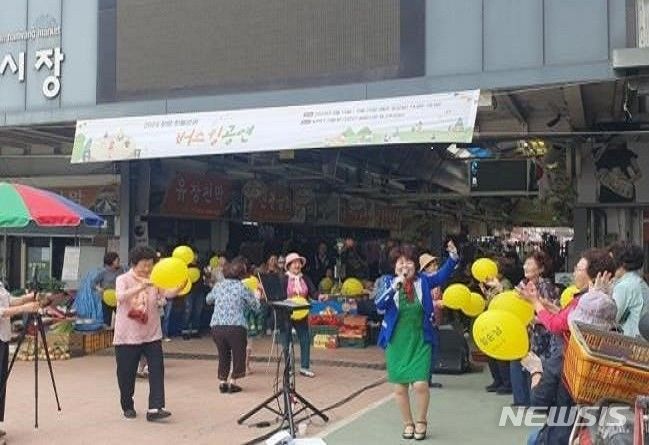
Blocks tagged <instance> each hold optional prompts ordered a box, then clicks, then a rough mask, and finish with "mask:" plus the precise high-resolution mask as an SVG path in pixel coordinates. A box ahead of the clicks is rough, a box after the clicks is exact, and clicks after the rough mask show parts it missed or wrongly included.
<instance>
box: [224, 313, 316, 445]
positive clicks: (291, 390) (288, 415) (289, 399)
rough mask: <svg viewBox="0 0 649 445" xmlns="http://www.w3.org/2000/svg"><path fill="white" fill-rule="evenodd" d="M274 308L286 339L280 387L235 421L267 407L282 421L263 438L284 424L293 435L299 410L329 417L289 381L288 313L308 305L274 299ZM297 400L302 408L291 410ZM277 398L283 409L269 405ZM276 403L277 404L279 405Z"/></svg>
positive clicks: (290, 354) (289, 335) (282, 427)
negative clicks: (282, 324) (282, 325)
mask: <svg viewBox="0 0 649 445" xmlns="http://www.w3.org/2000/svg"><path fill="white" fill-rule="evenodd" d="M270 304H271V306H273V309H274V310H275V313H276V315H279V316H278V317H277V318H278V319H280V320H282V321H283V323H284V329H285V332H286V336H287V340H286V342H285V344H284V350H283V353H282V355H283V359H284V372H283V376H282V388H281V389H280V390H278V391H277V392H276V393H275V394H273V395H272V396H270V397H268V398H267V399H266V400H264V401H263V402H261V403H260V404H259V405H257V406H256V407H254V408H253V409H252V410H250V411H248V412H247V413H246V414H244V415H243V416H241V417H240V418H239V419H238V420H237V423H238V424H239V425H241V424H242V423H243V422H245V421H246V420H247V419H249V418H250V417H252V416H253V415H255V414H256V413H258V412H259V411H261V410H262V409H267V410H269V411H271V412H273V413H275V414H277V415H278V416H280V417H281V419H282V422H281V424H280V425H279V427H278V428H276V429H274V430H273V431H271V432H269V433H267V434H266V435H264V438H267V437H270V436H272V435H273V434H274V433H276V432H278V431H280V430H282V429H284V425H285V424H288V428H289V432H290V434H291V437H295V421H294V418H295V416H297V415H298V414H300V413H301V412H303V411H305V410H307V409H309V410H311V411H313V414H315V415H316V416H318V417H320V418H321V419H322V420H324V421H325V422H328V421H329V417H327V415H325V414H324V413H323V412H322V411H321V410H319V409H318V408H316V407H315V406H314V405H313V404H312V403H311V402H309V401H308V400H307V399H305V398H304V397H303V396H302V395H300V394H299V393H298V392H297V391H296V390H295V384H294V383H293V384H292V383H291V370H292V369H293V359H294V357H293V354H292V350H293V336H292V335H291V317H290V315H291V314H292V313H293V311H296V310H300V309H308V308H309V305H308V304H306V305H304V304H296V303H293V302H291V301H274V302H271V303H270ZM294 399H295V400H298V401H299V402H300V403H301V404H302V408H300V409H299V410H298V411H296V412H293V407H292V404H293V400H294ZM275 400H277V401H278V402H279V403H283V410H277V409H275V408H273V407H272V406H271V402H273V401H275ZM279 403H278V405H279Z"/></svg>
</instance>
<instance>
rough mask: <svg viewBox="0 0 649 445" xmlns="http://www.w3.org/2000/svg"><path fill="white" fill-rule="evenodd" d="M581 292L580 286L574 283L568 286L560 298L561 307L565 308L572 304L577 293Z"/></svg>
mask: <svg viewBox="0 0 649 445" xmlns="http://www.w3.org/2000/svg"><path fill="white" fill-rule="evenodd" d="M578 292H579V288H578V287H577V286H575V285H574V284H573V285H571V286H568V287H566V288H565V289H564V290H563V292H561V299H560V300H559V303H560V304H561V307H562V308H564V307H566V306H568V305H569V304H570V302H571V301H572V299H573V298H575V294H576V293H578Z"/></svg>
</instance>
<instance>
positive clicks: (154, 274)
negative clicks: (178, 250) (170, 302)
mask: <svg viewBox="0 0 649 445" xmlns="http://www.w3.org/2000/svg"><path fill="white" fill-rule="evenodd" d="M188 279H189V272H188V270H187V264H185V262H184V261H183V260H181V259H179V258H163V259H161V260H160V261H158V262H157V263H156V265H155V266H153V270H152V271H151V282H152V283H153V284H154V285H156V286H157V287H159V288H161V289H168V290H171V289H177V288H178V287H180V286H181V285H184V284H185V282H186V281H187V280H188Z"/></svg>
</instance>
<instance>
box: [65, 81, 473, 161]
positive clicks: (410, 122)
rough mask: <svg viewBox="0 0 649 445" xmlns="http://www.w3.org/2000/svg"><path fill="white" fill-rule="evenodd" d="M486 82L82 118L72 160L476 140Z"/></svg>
mask: <svg viewBox="0 0 649 445" xmlns="http://www.w3.org/2000/svg"><path fill="white" fill-rule="evenodd" d="M479 96H480V91H479V90H470V91H462V92H455V93H442V94H426V95H419V96H404V97H395V98H388V99H372V100H363V101H350V102H333V103H324V104H315V105H300V106H289V107H271V108H257V109H244V110H232V111H215V112H205V113H184V114H167V115H158V116H141V117H125V118H114V119H96V120H80V121H78V122H77V129H76V134H75V139H74V149H73V152H72V163H88V162H103V161H119V160H129V159H153V158H165V157H180V156H199V155H213V154H229V153H251V152H259V151H275V150H297V149H306V148H324V147H349V146H359V145H388V144H408V143H444V142H447V143H453V142H457V143H468V142H471V140H472V138H473V129H474V126H475V120H476V113H477V108H478V99H479Z"/></svg>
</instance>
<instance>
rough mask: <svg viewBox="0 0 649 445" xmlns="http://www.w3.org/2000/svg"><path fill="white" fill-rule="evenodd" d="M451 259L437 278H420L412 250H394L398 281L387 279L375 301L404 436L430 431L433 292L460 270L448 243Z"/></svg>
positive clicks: (434, 333) (434, 334)
mask: <svg viewBox="0 0 649 445" xmlns="http://www.w3.org/2000/svg"><path fill="white" fill-rule="evenodd" d="M448 252H449V259H448V260H447V261H446V262H445V263H444V265H443V266H442V267H441V268H440V269H439V271H438V272H437V273H436V274H434V275H425V274H420V275H417V269H416V264H417V260H418V257H419V256H418V254H417V250H416V248H415V247H414V246H410V245H403V246H400V247H395V248H394V249H392V251H391V252H390V258H391V259H392V261H393V263H394V273H395V275H394V277H390V276H387V277H385V282H384V283H383V286H382V287H383V288H384V289H385V290H384V291H383V292H382V293H381V294H380V295H379V296H378V297H377V299H376V307H377V309H379V310H380V311H382V312H384V318H383V323H382V325H381V332H380V334H379V346H381V347H382V348H384V349H385V361H386V366H387V370H388V381H389V382H391V383H394V384H395V399H396V402H397V405H398V406H399V410H400V411H401V416H402V418H403V422H404V429H403V433H402V437H403V438H404V439H412V438H415V439H417V440H423V439H424V438H425V437H426V431H427V420H426V419H427V414H428V402H429V399H430V392H429V389H428V378H429V373H430V366H431V363H430V362H431V360H430V356H431V348H432V347H435V346H437V342H438V333H437V329H436V327H435V326H434V317H435V315H434V312H433V301H432V298H431V290H432V289H434V288H436V287H438V286H441V285H443V284H444V283H445V282H446V281H447V280H448V279H449V278H450V277H451V274H452V273H453V270H454V269H455V266H456V265H457V261H458V255H457V249H456V248H455V245H454V244H453V243H452V242H449V244H448ZM409 385H412V387H413V389H414V393H415V395H416V408H417V410H416V419H417V420H416V421H413V415H412V411H411V409H410V397H409V394H408V388H409Z"/></svg>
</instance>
